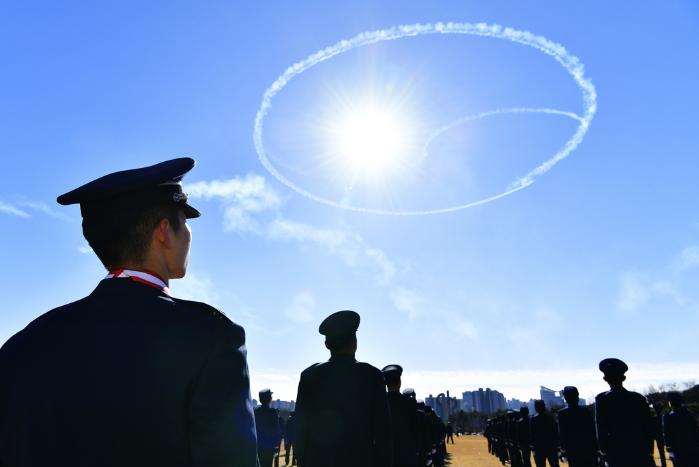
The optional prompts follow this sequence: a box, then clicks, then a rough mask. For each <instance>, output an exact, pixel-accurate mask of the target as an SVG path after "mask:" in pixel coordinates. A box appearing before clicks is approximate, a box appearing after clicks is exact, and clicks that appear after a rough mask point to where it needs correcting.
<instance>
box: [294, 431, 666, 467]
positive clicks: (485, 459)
mask: <svg viewBox="0 0 699 467" xmlns="http://www.w3.org/2000/svg"><path fill="white" fill-rule="evenodd" d="M447 452H448V453H449V459H448V460H447V462H448V463H447V465H448V466H449V467H502V464H501V463H500V461H499V460H498V459H497V458H495V457H494V456H492V455H490V454H488V444H487V442H486V440H485V438H484V437H483V436H480V435H474V436H459V437H458V438H457V437H456V436H455V437H454V444H448V445H447ZM283 453H284V449H283V448H282V456H283ZM668 464H670V462H669V461H668ZM280 465H281V466H283V465H284V459H283V457H282V459H281V462H280ZM508 465H509V464H508ZM532 465H534V460H533V459H532ZM560 465H561V466H567V465H568V464H567V463H566V462H561V463H560ZM656 465H660V459H659V458H658V457H657V452H656Z"/></svg>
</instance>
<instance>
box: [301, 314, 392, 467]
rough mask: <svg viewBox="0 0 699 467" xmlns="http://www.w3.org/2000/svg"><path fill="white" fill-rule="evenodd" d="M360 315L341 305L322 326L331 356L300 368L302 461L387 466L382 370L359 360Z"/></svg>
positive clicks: (330, 466) (328, 466) (320, 466)
mask: <svg viewBox="0 0 699 467" xmlns="http://www.w3.org/2000/svg"><path fill="white" fill-rule="evenodd" d="M358 328H359V315H358V314H357V313H355V312H354V311H348V310H346V311H338V312H337V313H333V314H332V315H330V316H328V317H327V318H326V319H325V320H324V321H323V322H322V323H321V324H320V327H319V329H318V331H319V332H320V333H321V334H322V335H324V336H325V347H326V348H327V349H328V350H330V360H328V361H327V362H325V363H316V364H315V365H312V366H310V367H309V368H307V369H305V370H304V371H303V372H302V373H301V380H300V381H299V388H298V394H297V396H296V448H297V449H298V462H299V466H300V467H345V466H346V467H356V466H363V467H365V466H367V467H389V466H390V465H391V462H392V461H391V421H390V415H389V409H388V401H387V399H386V388H385V386H384V380H383V375H382V374H381V371H380V370H378V369H377V368H375V367H373V366H371V365H369V364H368V363H362V362H358V361H357V360H355V353H356V351H357V335H356V332H357V329H358Z"/></svg>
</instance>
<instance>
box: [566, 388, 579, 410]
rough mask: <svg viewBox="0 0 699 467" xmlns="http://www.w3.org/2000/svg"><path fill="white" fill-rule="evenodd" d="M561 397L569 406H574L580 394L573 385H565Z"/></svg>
mask: <svg viewBox="0 0 699 467" xmlns="http://www.w3.org/2000/svg"><path fill="white" fill-rule="evenodd" d="M562 392H563V398H564V399H565V401H566V403H567V404H568V405H569V406H576V405H578V402H580V394H579V393H578V388H576V387H575V386H566V387H564V388H563V391H562Z"/></svg>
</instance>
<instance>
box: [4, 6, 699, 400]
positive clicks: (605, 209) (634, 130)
mask: <svg viewBox="0 0 699 467" xmlns="http://www.w3.org/2000/svg"><path fill="white" fill-rule="evenodd" d="M698 20H699V8H698V7H697V6H696V4H695V3H694V2H690V1H685V2H680V1H678V2H663V3H651V2H647V3H640V2H639V3H637V4H634V7H633V8H630V6H629V5H628V4H624V3H617V4H609V2H602V1H598V2H585V3H584V4H580V3H576V2H553V1H551V2H547V1H540V2H528V3H526V4H525V3H524V2H500V1H491V2H467V1H463V2H362V1H356V2H346V3H339V2H338V3H336V4H329V3H328V2H294V3H293V4H292V3H291V2H285V3H283V2H249V3H243V2H207V3H206V4H202V2H161V3H158V2H149V3H147V4H144V3H143V2H104V3H100V4H99V5H97V4H93V5H88V6H86V5H85V4H84V2H61V3H60V5H59V4H57V3H55V2H23V3H21V4H18V3H16V4H13V5H6V6H5V8H4V12H3V14H2V18H1V19H0V57H2V60H3V73H1V74H0V102H1V103H2V106H0V140H1V141H2V143H3V148H2V152H1V153H0V158H2V163H3V166H4V172H5V180H4V182H3V184H2V187H0V226H1V227H2V232H3V242H0V254H1V257H2V258H3V263H4V264H3V268H2V270H1V271H0V283H2V284H3V291H4V293H3V297H4V300H3V305H2V311H1V312H0V313H1V316H2V319H1V320H0V342H4V341H5V340H6V339H7V338H9V337H10V336H11V335H12V334H13V333H15V332H17V331H18V330H20V329H21V328H22V327H24V326H25V325H26V324H27V323H28V322H29V321H31V320H32V319H33V318H34V317H36V316H38V315H40V314H41V313H43V312H45V311H47V310H49V309H51V308H53V307H55V306H57V305H60V304H63V303H66V302H68V301H71V300H75V299H77V298H80V297H81V296H84V295H86V294H87V293H89V292H90V291H91V290H92V289H93V287H94V286H95V284H96V283H97V281H98V280H99V279H100V278H101V277H102V275H103V271H102V268H101V266H100V264H99V262H98V261H97V259H96V258H95V257H94V255H92V254H91V253H90V252H89V251H86V250H85V242H84V240H83V239H82V237H81V233H80V216H79V211H78V209H77V208H76V207H68V208H64V207H60V206H58V205H57V204H56V203H55V197H56V196H57V195H58V194H61V193H63V192H65V191H67V190H69V189H71V188H74V187H76V186H78V185H80V184H82V183H84V182H86V181H88V180H91V179H93V178H96V177H97V176H100V175H103V174H105V173H108V172H111V171H115V170H121V169H125V168H131V167H137V166H144V165H149V164H152V163H156V162H159V161H161V160H165V159H169V158H173V157H178V156H184V155H187V156H192V157H194V158H196V159H197V161H198V165H197V167H196V168H195V170H194V171H193V172H192V173H190V174H189V175H188V176H187V178H186V180H185V182H186V190H188V191H189V192H190V193H191V194H193V195H194V196H195V197H196V198H198V199H197V200H196V201H193V204H194V205H195V206H197V207H198V208H200V210H202V211H203V212H204V216H203V217H202V218H200V219H197V220H193V221H192V222H191V227H192V230H193V234H194V237H193V247H192V257H191V260H190V271H189V274H188V277H187V278H186V279H184V280H182V281H174V282H173V283H172V289H173V293H174V294H175V295H176V296H180V297H183V298H192V299H199V300H204V301H207V302H210V303H213V304H215V305H217V306H219V307H220V308H221V309H222V310H224V311H225V312H226V313H227V314H228V316H229V317H231V318H232V319H233V320H235V321H237V322H239V323H240V324H242V325H243V326H245V328H246V330H247V335H248V350H249V364H250V367H251V376H252V389H253V391H254V392H256V391H257V390H259V389H260V388H262V387H265V386H270V387H272V388H273V390H275V393H276V396H279V397H281V398H284V399H291V398H294V397H295V388H296V383H297V375H298V374H299V372H300V371H301V370H302V369H303V368H305V367H306V366H308V365H310V364H311V363H313V362H316V361H321V360H324V359H326V358H327V355H326V351H325V349H324V347H323V344H322V337H321V336H320V335H318V334H317V326H318V324H319V322H320V321H321V320H322V319H323V317H325V316H326V315H327V314H329V313H331V312H333V311H336V310H338V309H345V308H350V309H355V310H357V311H358V312H360V314H361V316H362V324H361V327H360V330H359V352H358V358H359V359H361V360H365V361H369V362H370V363H372V364H374V365H376V366H378V367H382V366H384V365H386V364H388V363H394V362H397V363H401V364H402V365H403V366H404V368H405V370H406V373H405V378H404V379H405V385H407V386H413V387H415V388H416V390H417V392H418V395H419V396H420V397H424V396H425V395H427V393H437V392H441V391H444V390H447V389H449V390H451V391H452V393H460V392H461V391H464V390H471V389H474V388H477V387H481V386H490V387H494V388H496V389H500V390H502V391H503V392H505V394H506V395H507V396H508V397H519V398H529V397H533V396H535V395H536V393H537V390H538V386H539V385H540V384H542V385H546V386H549V387H562V386H563V385H566V384H572V385H578V386H579V387H580V388H581V393H582V395H583V396H584V397H589V396H590V395H592V394H593V393H595V392H597V391H601V390H603V389H604V385H603V382H602V381H601V379H600V378H599V376H600V374H599V373H598V371H597V369H596V366H597V362H598V361H599V360H600V359H601V358H604V357H607V356H617V357H620V358H622V359H624V360H625V361H627V363H629V366H630V367H631V371H630V372H629V375H628V376H629V385H630V386H631V387H636V388H639V389H641V388H644V387H646V386H647V385H648V384H651V383H653V384H657V383H661V382H674V381H687V380H699V362H698V361H697V358H696V355H697V354H699V344H698V343H697V339H696V329H697V328H698V327H697V326H698V325H699V294H698V293H697V288H696V287H695V284H696V281H697V279H699V214H698V211H697V208H696V199H698V195H699V186H697V184H696V179H697V167H698V166H697V163H696V162H695V158H696V155H697V154H698V153H699V151H698V150H699V144H698V143H697V138H696V130H697V123H696V115H695V113H696V108H697V107H698V106H699V93H697V91H696V83H697V82H699V65H698V63H697V58H696V52H697V49H696V44H698V43H699V27H698V26H697V25H698V24H699V22H698ZM437 21H455V22H464V23H478V22H487V23H497V24H501V25H504V26H509V27H512V28H515V29H518V30H528V31H531V32H532V33H534V34H537V35H541V36H544V37H546V38H547V39H549V40H552V41H554V42H557V43H560V44H562V45H564V46H565V47H566V49H567V50H568V51H569V52H570V53H571V54H573V55H575V56H577V57H579V58H580V60H581V61H582V62H583V63H584V64H585V73H586V76H587V77H588V78H590V79H591V80H592V82H593V83H594V85H595V87H596V89H597V93H598V99H597V104H598V110H597V113H596V115H595V118H594V120H593V121H592V123H591V125H590V128H589V132H588V133H587V135H586V136H585V138H584V140H583V141H582V143H581V144H580V146H579V147H577V148H576V149H575V151H573V152H572V153H571V154H570V156H569V157H568V158H567V159H565V160H563V161H562V162H560V163H559V164H557V165H556V166H555V167H554V168H553V169H552V170H551V171H549V172H548V173H546V174H545V175H543V176H542V177H540V178H539V179H537V181H536V183H534V184H533V185H532V186H530V187H528V188H526V189H524V190H521V191H519V192H517V193H515V194H512V195H510V196H508V197H505V198H503V199H499V200H497V201H494V202H492V203H488V204H485V205H482V206H477V207H474V208H470V209H467V210H461V211H457V212H453V213H449V214H440V215H431V216H407V217H405V216H403V217H396V216H382V215H376V214H367V213H361V212H352V211H348V210H343V209H338V208H333V207H330V206H326V205H323V204H320V203H317V202H315V201H313V200H310V199H307V198H305V197H303V196H300V195H299V194H297V193H295V192H294V191H292V190H290V189H288V187H286V186H285V185H283V184H281V183H279V181H278V180H277V179H275V178H274V177H273V176H272V175H271V174H270V173H269V172H267V171H266V170H265V168H264V167H263V166H262V164H261V163H260V161H259V160H258V156H257V153H256V151H255V146H254V144H253V126H254V120H255V115H256V112H257V111H258V108H259V107H260V104H261V101H262V96H263V94H264V92H265V90H266V89H267V88H268V87H269V86H270V85H271V84H272V82H274V80H275V79H276V78H277V77H278V76H279V75H281V74H282V73H283V72H284V70H285V69H286V68H287V67H288V66H290V65H292V64H293V63H296V62H298V61H299V60H302V59H304V58H306V57H307V56H309V55H310V54H312V53H314V52H316V51H318V50H320V49H322V48H324V47H327V46H329V45H332V44H334V43H336V42H338V41H339V40H342V39H349V38H351V37H353V36H355V35H356V34H358V33H360V32H362V31H373V30H379V29H383V28H388V27H391V26H394V25H401V24H414V23H432V22H437ZM367 96H373V98H375V99H377V100H378V101H380V102H383V103H385V102H387V101H388V102H391V103H395V102H400V103H401V104H404V105H405V107H401V112H400V113H401V116H402V117H404V118H405V120H409V121H410V122H411V125H412V127H411V128H413V129H414V131H413V132H412V133H411V135H412V137H413V139H412V140H411V141H412V143H411V144H412V145H413V146H411V148H412V149H411V150H412V151H413V152H414V151H415V148H416V147H418V146H419V145H420V144H421V143H422V141H424V139H425V137H426V135H429V134H430V132H431V131H434V130H435V129H436V128H438V127H440V126H443V125H446V124H448V123H449V122H451V121H453V120H454V119H456V118H459V117H462V116H464V115H469V114H474V113H478V112H483V111H489V110H494V109H498V108H504V107H551V108H556V109H560V110H564V111H570V112H576V113H579V114H580V113H582V111H583V107H582V102H581V96H580V91H579V89H578V88H577V86H576V85H575V82H574V81H573V80H572V79H571V77H570V75H568V74H567V73H566V72H565V70H564V69H563V68H562V67H561V66H560V65H559V64H557V63H556V62H555V61H554V60H553V59H552V58H551V57H548V56H546V55H544V54H542V53H541V52H539V51H536V50H534V49H532V48H529V47H526V46H523V45H521V44H514V43H511V42H508V41H503V40H498V39H490V38H482V37H473V36H452V35H449V36H442V37H426V36H421V37H415V38H407V39H401V40H398V41H393V42H391V43H379V44H375V45H369V46H366V47H363V48H361V49H355V50H352V51H350V52H347V53H345V54H342V55H339V56H337V57H335V58H332V59H330V60H327V61H325V62H323V63H322V64H320V65H318V66H316V67H313V68H312V69H309V70H308V71H306V72H304V73H303V74H301V75H299V76H297V77H295V78H294V79H293V80H292V81H291V82H290V83H289V85H288V86H287V87H286V88H284V89H283V90H282V91H280V92H279V94H278V95H277V96H276V97H275V98H274V101H273V106H272V108H271V110H270V112H269V114H268V116H267V120H266V121H265V130H264V143H265V147H266V148H267V149H268V151H269V152H270V154H272V155H273V156H274V158H275V159H274V160H275V161H277V162H279V163H280V165H279V167H280V170H286V172H285V174H286V175H287V176H289V177H290V178H291V177H295V178H294V180H295V181H296V182H298V184H300V185H303V186H304V187H305V188H307V189H308V190H311V191H313V192H314V193H317V194H320V195H323V196H328V197H335V198H338V197H341V195H342V194H343V193H344V194H345V195H346V193H345V190H344V188H346V180H345V179H344V178H343V177H344V176H345V173H343V172H342V170H341V168H340V167H339V166H338V167H332V168H331V169H326V170H316V169H317V163H318V161H319V160H322V159H323V157H325V156H326V155H327V150H328V142H327V126H328V125H332V124H333V118H335V116H337V115H339V114H341V113H342V110H343V109H345V110H346V109H347V106H348V105H349V107H350V108H352V106H353V105H354V104H355V103H357V102H361V101H362V99H364V98H366V97H367ZM575 126H576V123H575V122H574V121H571V120H570V119H566V118H565V117H560V116H552V115H541V114H536V115H534V114H532V115H501V116H496V117H489V118H485V119H481V120H478V121H476V122H470V123H466V124H463V125H459V126H457V127H455V128H454V129H452V130H451V131H449V132H446V133H444V134H443V135H442V136H441V137H439V138H438V139H435V141H434V144H432V145H431V146H430V151H431V153H430V156H429V159H428V160H426V161H425V162H424V163H423V164H421V165H420V167H419V171H417V172H416V173H417V175H416V173H413V172H410V171H406V170H405V169H404V168H400V167H394V169H393V170H391V169H390V168H389V169H386V175H387V181H386V182H385V184H383V182H381V183H379V182H377V181H376V180H371V179H370V178H366V177H363V178H361V177H360V178H359V180H358V181H357V185H356V188H355V190H354V192H353V194H352V196H349V197H346V198H345V200H348V202H351V203H357V204H362V205H368V206H372V207H376V208H388V207H390V208H400V209H431V208H435V207H441V206H447V205H453V204H458V203H466V202H470V201H474V200H476V199H479V197H482V196H487V195H488V194H494V193H496V192H498V190H500V191H501V190H502V189H503V188H505V187H506V186H507V184H508V183H510V182H511V181H512V180H513V179H514V178H516V177H517V176H519V175H522V174H523V173H526V172H527V171H528V170H529V169H531V168H533V167H535V166H536V165H538V164H539V163H541V162H543V161H544V160H546V159H548V158H549V157H550V156H551V155H552V154H553V153H554V152H555V151H556V150H557V149H558V148H559V147H560V146H561V145H562V144H563V143H564V142H565V141H566V140H567V139H568V138H569V137H570V136H571V134H572V133H573V131H574V130H575ZM334 149H337V148H334ZM314 164H316V165H314ZM309 167H310V169H309Z"/></svg>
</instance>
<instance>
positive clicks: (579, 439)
mask: <svg viewBox="0 0 699 467" xmlns="http://www.w3.org/2000/svg"><path fill="white" fill-rule="evenodd" d="M563 398H564V399H565V401H566V404H568V406H567V407H565V408H563V409H561V410H559V411H558V429H559V433H560V439H561V450H562V451H563V456H564V457H565V458H566V459H568V465H570V467H595V465H596V464H597V439H596V438H595V421H594V419H593V418H592V414H591V413H590V411H588V410H587V409H586V408H585V407H580V405H578V404H579V402H580V394H579V393H578V389H577V388H576V387H575V386H566V387H565V388H563Z"/></svg>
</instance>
